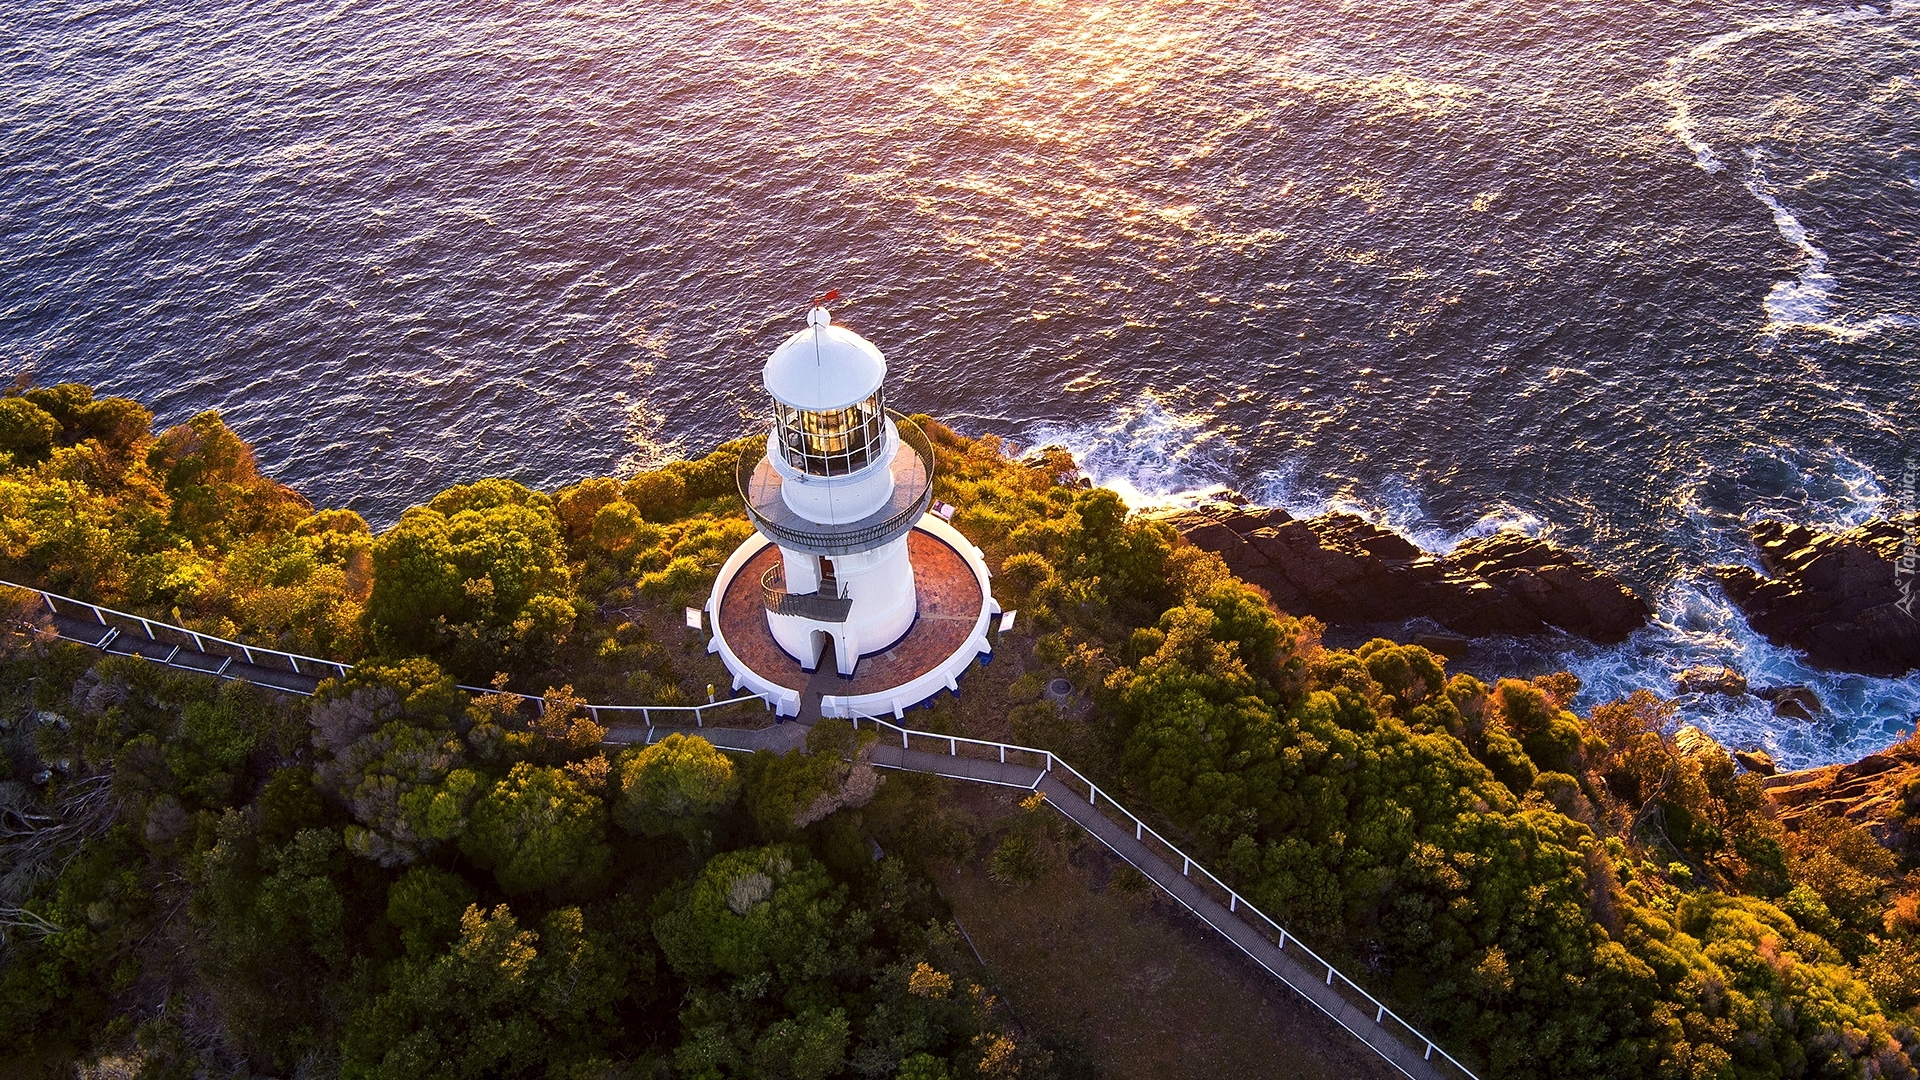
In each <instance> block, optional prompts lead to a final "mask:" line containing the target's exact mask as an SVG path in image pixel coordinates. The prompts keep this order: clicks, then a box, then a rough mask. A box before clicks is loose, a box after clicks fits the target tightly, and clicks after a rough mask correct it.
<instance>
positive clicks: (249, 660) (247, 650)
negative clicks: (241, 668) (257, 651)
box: [240, 645, 253, 664]
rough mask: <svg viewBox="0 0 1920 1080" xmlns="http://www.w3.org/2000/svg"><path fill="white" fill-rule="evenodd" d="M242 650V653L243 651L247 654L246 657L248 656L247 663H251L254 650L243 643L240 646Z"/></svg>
mask: <svg viewBox="0 0 1920 1080" xmlns="http://www.w3.org/2000/svg"><path fill="white" fill-rule="evenodd" d="M240 651H241V653H243V654H245V656H246V658H247V663H249V664H251V663H253V650H252V649H249V648H247V647H246V646H245V645H242V646H240Z"/></svg>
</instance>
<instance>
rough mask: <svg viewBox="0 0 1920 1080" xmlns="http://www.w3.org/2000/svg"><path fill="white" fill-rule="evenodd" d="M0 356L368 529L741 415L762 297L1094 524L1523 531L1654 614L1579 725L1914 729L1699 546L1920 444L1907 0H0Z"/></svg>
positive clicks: (1916, 137) (1894, 498) (1875, 735)
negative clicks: (219, 437)
mask: <svg viewBox="0 0 1920 1080" xmlns="http://www.w3.org/2000/svg"><path fill="white" fill-rule="evenodd" d="M0 80H4V83H5V94H4V96H0V240H3V241H4V242H3V243H0V350H4V351H3V352H0V357H4V361H3V363H4V368H5V369H6V371H7V372H9V373H11V372H17V371H20V370H30V371H31V372H32V373H33V375H34V377H35V378H36V379H37V380H39V381H40V382H43V383H51V382H56V381H64V380H79V381H84V382H88V383H92V384H94V385H95V386H96V387H98V388H100V389H101V390H102V391H103V392H110V393H120V394H128V395H132V396H135V397H138V398H140V399H141V400H143V401H145V402H147V403H148V404H149V405H151V406H152V407H154V408H155V409H156V410H157V411H158V413H159V416H160V419H161V420H163V421H166V422H177V421H180V420H184V419H185V418H187V417H188V416H190V415H192V414H193V413H195V412H197V411H199V410H201V409H206V408H217V409H219V410H220V411H221V414H222V415H223V416H224V417H226V419H227V421H228V422H229V423H230V424H232V425H233V426H234V427H235V428H236V429H237V430H238V431H239V432H240V433H241V434H242V435H244V436H245V437H247V438H248V439H250V440H252V441H253V442H254V443H255V445H256V446H257V447H258V449H259V453H260V457H261V460H262V462H263V464H264V465H265V466H266V468H267V469H269V470H270V471H271V472H272V473H273V474H274V475H276V476H278V477H280V478H282V479H284V480H285V481H286V482H288V483H290V484H292V485H294V486H295V487H297V488H299V489H300V490H301V491H303V492H305V493H306V494H308V495H309V496H310V497H311V498H313V499H314V501H315V502H316V503H320V504H326V505H337V506H349V507H352V508H354V509H357V510H359V511H361V512H362V513H364V514H366V515H367V517H368V518H369V519H370V520H372V521H373V522H374V523H375V524H376V525H381V524H385V523H390V522H391V521H393V520H394V519H395V518H396V517H397V516H398V514H399V512H400V511H401V510H402V509H404V508H405V507H406V506H408V505H410V504H412V503H414V502H417V501H420V500H423V499H424V498H426V497H427V496H429V495H431V494H432V493H433V492H435V491H438V490H440V489H442V488H444V487H446V486H447V485H449V484H453V483H456V482H460V481H463V480H470V479H473V478H476V477H480V476H485V475H506V476H512V477H514V478H516V479H519V480H522V481H524V482H526V483H529V484H532V485H536V486H542V487H553V486H557V485H559V484H563V483H565V482H567V481H569V480H572V479H576V478H578V477H581V476H587V475H598V474H606V473H610V472H619V471H622V470H632V469H635V468H640V467H644V466H646V465H648V464H651V463H654V462H657V461H660V460H664V459H667V458H670V457H673V456H676V455H679V454H682V453H694V452H699V451H701V450H703V449H704V448H706V447H708V446H710V445H711V444H713V443H715V442H717V441H719V440H722V439H725V438H729V437H733V436H736V435H739V434H741V433H743V432H744V431H745V430H747V429H748V428H749V427H750V426H753V425H755V424H757V423H758V422H759V421H760V418H761V417H762V416H763V415H764V414H765V400H764V398H763V395H762V392H761V390H760V389H759V386H758V369H759V366H760V364H761V363H762V362H763V361H764V359H765V357H766V355H767V353H768V352H769V351H770V350H771V349H772V348H773V346H774V345H775V344H777V343H778V341H779V340H780V339H781V338H782V337H783V336H784V335H785V334H786V333H788V332H789V331H790V330H791V329H793V328H795V327H797V326H799V325H800V320H801V318H802V314H803V311H804V309H805V306H806V303H807V300H808V298H809V297H811V296H813V295H815V294H817V293H819V292H821V291H823V290H825V289H828V288H835V289H838V290H839V291H840V292H841V293H842V294H843V296H844V297H845V298H846V299H845V302H844V303H843V305H842V306H840V307H838V308H836V312H835V315H836V318H837V319H838V320H840V321H842V322H845V323H846V324H848V325H850V326H852V327H854V328H855V329H857V330H859V331H860V332H862V333H863V334H865V335H867V336H868V337H869V338H871V339H872V340H873V341H874V342H876V343H877V344H878V345H879V346H880V347H881V348H882V349H883V350H885V351H886V353H887V355H888V357H889V361H890V364H891V375H890V380H889V387H890V394H891V397H892V400H893V403H894V404H895V405H896V406H897V407H899V408H902V409H905V410H910V411H925V412H929V413H932V414H934V415H937V416H940V417H942V418H944V419H946V420H948V421H949V422H951V423H952V424H954V425H955V426H956V427H958V428H960V429H961V430H963V431H969V432H976V433H977V432H991V433H995V434H999V435H1003V436H1006V437H1008V438H1010V439H1013V440H1015V441H1016V442H1018V443H1019V444H1021V445H1023V446H1034V445H1040V444H1043V443H1047V442H1057V443H1060V444H1063V445H1066V446H1068V447H1070V448H1072V449H1074V450H1075V451H1076V452H1077V453H1078V454H1080V455H1081V458H1082V460H1083V462H1084V463H1085V465H1086V468H1087V469H1088V471H1089V472H1090V473H1091V474H1092V475H1093V476H1094V477H1095V479H1097V480H1099V481H1100V482H1103V483H1108V484H1111V485H1114V486H1116V487H1118V488H1120V489H1121V490H1122V491H1123V492H1124V493H1126V494H1127V495H1128V497H1129V498H1130V499H1131V500H1132V501H1134V502H1135V503H1137V504H1143V505H1144V504H1148V503H1159V502H1169V501H1179V500H1181V499H1190V498H1194V497H1197V496H1199V495H1202V494H1204V493H1206V492H1208V491H1217V490H1220V489H1222V488H1231V489H1234V490H1238V491H1241V492H1244V493H1246V494H1247V495H1248V496H1250V497H1252V498H1254V499H1256V500H1259V501H1264V502H1268V503H1273V504H1279V505H1284V506H1287V507H1289V508H1291V509H1294V510H1296V511H1302V512H1307V511H1313V510H1317V509H1322V508H1328V507H1343V508H1347V509H1352V510H1355V511H1357V512H1360V513H1362V514H1365V515H1367V516H1369V517H1371V518H1373V519H1374V520H1376V521H1380V522H1383V523H1385V524H1389V525H1392V526H1394V527H1395V528H1398V529H1400V530H1402V531H1403V532H1405V533H1407V534H1408V535H1409V536H1411V537H1413V538H1414V539H1415V540H1416V541H1417V542H1419V543H1420V544H1421V545H1422V546H1424V547H1427V548H1430V549H1433V550H1444V549H1445V548H1446V547H1447V546H1448V545H1450V544H1451V543H1452V542H1453V541H1454V540H1456V539H1457V538H1459V537H1461V536H1464V535H1470V534H1474V533H1480V532H1486V531H1490V530H1495V529H1502V528H1510V529H1520V530H1522V531H1526V532H1529V533H1533V534H1535V535H1542V536H1545V537H1547V538H1549V539H1552V540H1554V541H1555V542H1557V543H1561V544H1564V545H1567V546H1570V547H1572V548H1575V549H1578V550H1580V551H1582V552H1583V553H1585V554H1587V555H1588V556H1590V557H1591V558H1592V559H1594V560H1595V561H1597V562H1599V563H1601V564H1602V565H1605V566H1608V567H1610V568H1613V569H1615V570H1616V571H1618V572H1620V573H1621V574H1622V575H1623V576H1624V577H1625V578H1626V579H1627V580H1629V581H1630V582H1631V583H1632V584H1633V585H1634V586H1635V587H1636V588H1638V589H1640V590H1642V591H1644V592H1645V593H1646V594H1647V595H1648V596H1649V597H1650V598H1651V599H1653V600H1654V601H1655V603H1656V604H1657V606H1658V608H1659V610H1660V616H1659V622H1658V623H1657V624H1656V625H1655V626H1653V627H1651V628H1649V629H1648V630H1646V631H1643V632H1642V633H1641V634H1639V635H1637V636H1636V637H1635V639H1634V640H1633V641H1630V642H1629V643H1627V644H1626V645H1624V646H1619V647H1615V648H1608V649H1599V648H1593V647H1575V648H1570V649H1566V650H1565V651H1559V650H1558V649H1557V647H1554V648H1550V649H1549V650H1548V652H1547V653H1546V654H1544V655H1543V654H1542V652H1541V649H1540V647H1539V646H1538V645H1537V644H1536V645H1527V644H1517V643H1507V644H1502V643H1493V644H1492V645H1490V646H1488V647H1486V649H1483V650H1482V654H1483V655H1480V656H1479V658H1478V659H1477V660H1476V659H1473V658H1470V661H1469V663H1470V664H1475V663H1477V664H1480V665H1481V666H1483V667H1486V668H1488V669H1489V670H1491V669H1492V668H1493V667H1497V666H1499V665H1502V664H1505V665H1507V666H1511V667H1516V668H1528V667H1530V666H1531V667H1535V668H1537V667H1539V666H1542V665H1545V666H1568V667H1570V668H1572V670H1574V671H1575V672H1576V673H1577V674H1580V675H1581V677H1582V678H1583V679H1584V680H1585V682H1586V687H1587V689H1586V691H1585V692H1584V695H1583V703H1588V704H1590V703H1592V702H1594V701H1599V700H1604V699H1605V698H1608V697H1613V696H1617V695H1619V694H1622V693H1625V692H1626V691H1627V690H1629V689H1632V688H1634V687H1637V686H1646V687H1649V688H1652V689H1655V690H1657V691H1660V692H1662V693H1670V692H1671V690H1672V684H1671V676H1672V674H1673V673H1674V672H1676V671H1678V670H1679V669H1681V668H1684V667H1686V666H1689V665H1692V664H1695V663H1714V664H1718V663H1729V664H1732V665H1734V666H1736V667H1739V668H1741V669H1742V670H1744V671H1745V672H1746V673H1747V674H1748V676H1749V678H1750V679H1751V680H1752V681H1753V682H1755V683H1756V684H1759V685H1767V684H1779V683H1785V682H1792V683H1805V684H1808V685H1811V686H1813V687H1814V688H1815V689H1816V691H1817V692H1818V693H1819V694H1820V696H1821V697H1822V699H1823V701H1825V703H1826V704H1827V706H1828V709H1829V716H1828V717H1826V718H1825V719H1824V720H1822V721H1821V722H1818V723H1815V724H1811V725H1810V724H1806V723H1803V722H1793V721H1785V720H1779V719H1776V718H1774V717H1773V716H1772V715H1771V714H1770V713H1769V712H1768V711H1767V707H1766V706H1765V704H1764V703H1761V702H1756V701H1753V700H1751V699H1747V700H1732V699H1717V698H1715V699H1687V700H1685V701H1684V702H1683V706H1684V711H1685V714H1686V715H1687V717H1688V718H1689V719H1690V720H1692V721H1694V722H1697V723H1700V724H1702V725H1703V726H1705V727H1706V728H1707V729H1708V730H1709V731H1711V732H1713V733H1714V734H1715V735H1716V736H1718V737H1720V738H1721V739H1722V740H1723V741H1725V742H1727V743H1729V744H1730V745H1738V746H1764V747H1767V748H1768V749H1770V750H1771V751H1772V752H1773V753H1774V754H1775V756H1776V757H1777V758H1779V759H1780V760H1781V761H1782V763H1783V764H1786V765H1795V766H1797V765H1810V764H1819V763H1824V762H1828V761H1837V760H1844V759H1849V758H1852V757H1857V756H1859V755H1860V754H1861V753H1864V752H1866V751H1869V750H1872V749H1875V748H1877V747H1879V746H1881V745H1884V744H1885V743H1886V742H1888V741H1889V740H1890V739H1892V738H1894V737H1896V736H1897V735H1898V734H1900V733H1902V732H1904V731H1905V730H1908V729H1910V727H1911V718H1912V717H1913V716H1914V715H1915V713H1916V712H1920V677H1916V678H1908V679H1901V680H1889V679H1867V678H1861V677H1852V676H1841V675H1833V674H1826V673H1817V672H1811V671H1808V670H1806V669H1804V667H1802V666H1801V665H1800V664H1799V663H1798V662H1797V660H1796V659H1795V657H1794V656H1792V655H1791V654H1790V653H1788V652H1786V651H1784V650H1780V649H1776V648H1774V647H1772V646H1770V645H1768V644H1767V643H1765V642H1764V641H1762V640H1759V639H1758V638H1756V637H1755V636H1754V635H1753V634H1752V633H1751V632H1750V631H1749V630H1748V629H1747V628H1746V625H1745V623H1744V621H1742V620H1741V619H1740V617H1739V615H1738V614H1737V612H1735V611H1733V610H1732V609H1731V608H1730V607H1729V605H1728V604H1727V603H1726V601H1725V600H1724V598H1722V597H1721V596H1720V595H1719V593H1718V592H1717V590H1716V589H1714V588H1713V587H1712V586H1711V585H1710V584H1707V583H1705V579H1704V578H1703V576H1702V573H1701V571H1702V569H1703V568H1704V567H1705V566H1707V565H1710V564H1712V563H1715V562H1727V561H1735V562H1738V561H1751V558H1752V555H1751V552H1750V550H1749V548H1748V545H1747V543H1746V524H1747V522H1749V521H1751V520H1753V519H1755V518H1758V517H1764V516H1779V517H1785V518H1790V519H1793V520H1797V521H1804V522H1809V523H1814V524H1826V525H1844V524H1849V523H1853V522H1857V521H1860V520H1864V519H1865V518H1867V517H1870V516H1872V515H1874V514H1876V513H1883V512H1885V511H1887V510H1889V509H1893V508H1895V506H1896V504H1897V503H1898V502H1899V498H1900V496H1899V491H1900V485H1899V483H1898V478H1899V476H1900V474H1901V471H1902V469H1903V468H1905V467H1907V466H1908V464H1909V462H1910V461H1911V460H1912V455H1914V454H1916V453H1920V447H1916V444H1915V440H1914V438H1913V437H1912V432H1911V429H1912V427H1913V423H1914V413H1913V410H1912V408H1911V402H1912V401H1913V400H1914V396H1915V392H1916V389H1920V385H1917V384H1920V375H1917V374H1916V372H1920V367H1917V366H1916V364H1915V363H1914V359H1915V358H1916V356H1917V355H1920V288H1917V287H1916V286H1917V285H1920V3H1916V2H1913V0H1903V2H1900V3H1895V4H1892V5H1891V6H1867V5H1862V6H1857V7H1849V6H1846V5H1844V4H1839V3H1832V2H1828V3H1823V4H1816V5H1812V6H1807V5H1804V4H1801V5H1796V4H1789V3H1784V2H1770V0H1735V2H1730V3H1714V4H1708V3H1703V2H1698V0H1680V2H1662V3H1650V2H1631V0H1615V2H1611V3H1594V2H1563V0H1548V2H1537V3H1526V4H1495V3H1488V2H1485V0H1422V2H1419V3H1413V2H1408V0H1379V2H1374V3H1366V4H1362V3H1354V2H1339V3H1335V2H1319V3H1303V2H1298V0H1270V2H1262V3H1254V4H1248V3H1230V2H1226V0H1194V2H1172V0H1164V2H1152V0H1145V2H1141V3H1135V4H1128V5H1108V4H1101V3H1082V2H1070V0H1052V2H1048V0H1025V2H990V0H979V2H968V0H953V2H948V3H934V2H921V3H911V2H905V3H880V2H877V0H819V2H816V3H812V4H807V5H772V4H764V3H713V2H679V3H658V2H652V3H642V2H632V3H620V2H612V0H590V2H573V3H566V2H529V0H521V2H512V0H503V2H495V3H488V4H472V3H452V2H449V0H425V2H414V3H407V4H400V3H384V2H375V3H346V2H339V0H334V2H318V0H253V2H245V0H242V2H226V3H218V4H216V3H209V2H205V0H172V2H140V0H128V2H99V0H92V2H72V0H34V2H32V3H27V4H15V5H8V6H7V7H6V8H5V10H4V11H0Z"/></svg>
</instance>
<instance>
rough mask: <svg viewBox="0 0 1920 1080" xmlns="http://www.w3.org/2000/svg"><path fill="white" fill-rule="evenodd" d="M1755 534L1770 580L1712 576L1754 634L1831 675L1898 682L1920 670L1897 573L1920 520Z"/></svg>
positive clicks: (1916, 626)
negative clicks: (1796, 653)
mask: <svg viewBox="0 0 1920 1080" xmlns="http://www.w3.org/2000/svg"><path fill="white" fill-rule="evenodd" d="M1752 534H1753V543H1754V547H1755V549H1756V552H1757V554H1758V556H1759V562H1760V565H1761V567H1762V568H1763V569H1764V571H1765V573H1762V572H1760V571H1756V570H1754V569H1753V568H1751V567H1746V566H1716V567H1714V568H1713V576H1714V579H1715V580H1717V581H1718V582H1719V583H1720V587H1721V588H1722V589H1724V590H1725V591H1726V594H1727V597H1728V598H1729V599H1731V600H1732V601H1733V602H1734V604H1735V605H1737V606H1738V607H1739V608H1740V610H1741V611H1742V612H1743V613H1745V615H1746V617H1747V623H1748V625H1750V626H1752V627H1753V629H1754V631H1755V632H1757V633H1759V634H1761V635H1763V636H1765V637H1766V639H1767V640H1768V641H1771V642H1773V643H1774V644H1775V645H1782V646H1787V647H1790V648H1795V649H1799V650H1801V651H1803V652H1805V653H1806V654H1807V662H1808V663H1809V664H1811V665H1813V666H1814V667H1819V668H1825V669H1827V670H1830V671H1850V672H1854V673H1856V674H1860V675H1873V676H1878V677H1881V678H1896V677H1899V676H1901V675H1905V674H1906V673H1907V672H1909V671H1912V670H1914V669H1915V668H1920V620H1917V619H1915V618H1914V616H1913V615H1910V614H1908V612H1907V611H1905V610H1903V609H1902V608H1901V607H1900V606H1899V605H1900V603H1901V601H1902V599H1903V598H1902V595H1901V592H1900V584H1901V580H1902V579H1901V577H1900V576H1899V569H1900V568H1899V566H1898V562H1899V560H1900V559H1901V557H1902V554H1903V552H1904V550H1905V549H1906V547H1907V545H1909V544H1910V543H1912V542H1913V540H1914V538H1915V537H1916V536H1920V513H1913V514H1903V515H1900V516H1898V517H1894V518H1890V519H1878V520H1874V521H1869V522H1867V523H1866V524H1864V525H1860V526H1857V527H1855V528H1851V529H1847V530H1844V531H1842V532H1822V531H1818V530H1815V529H1810V528H1807V527H1806V526H1804V525H1791V524H1788V523H1786V522H1780V521H1762V522H1757V523H1755V524H1754V526H1753V530H1752ZM1906 580H1908V581H1913V580H1914V579H1913V578H1912V577H1908V578H1907V579H1906ZM1914 587H1915V588H1916V590H1920V584H1916V585H1915V586H1914ZM1917 598H1920V592H1917ZM1916 612H1917V613H1920V607H1916Z"/></svg>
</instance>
